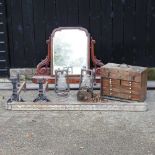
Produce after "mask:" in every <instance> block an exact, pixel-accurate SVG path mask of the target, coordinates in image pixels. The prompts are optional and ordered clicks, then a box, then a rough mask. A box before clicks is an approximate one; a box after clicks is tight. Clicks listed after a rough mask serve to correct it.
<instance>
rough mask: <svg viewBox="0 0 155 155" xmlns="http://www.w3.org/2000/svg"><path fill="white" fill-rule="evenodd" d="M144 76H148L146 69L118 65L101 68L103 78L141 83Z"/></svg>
mask: <svg viewBox="0 0 155 155" xmlns="http://www.w3.org/2000/svg"><path fill="white" fill-rule="evenodd" d="M142 74H147V68H146V67H140V66H131V65H127V64H116V63H108V64H106V65H104V66H102V67H101V76H102V77H104V78H112V79H121V80H128V81H135V82H141V81H142V78H143V76H142ZM145 77H146V76H145Z"/></svg>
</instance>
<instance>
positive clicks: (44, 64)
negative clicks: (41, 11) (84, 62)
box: [32, 27, 104, 83]
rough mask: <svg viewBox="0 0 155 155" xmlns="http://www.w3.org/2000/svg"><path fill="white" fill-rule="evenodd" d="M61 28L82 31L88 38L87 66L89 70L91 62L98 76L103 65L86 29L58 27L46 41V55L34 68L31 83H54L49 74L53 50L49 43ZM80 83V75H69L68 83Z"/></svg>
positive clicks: (53, 78) (53, 77) (52, 76)
mask: <svg viewBox="0 0 155 155" xmlns="http://www.w3.org/2000/svg"><path fill="white" fill-rule="evenodd" d="M62 28H65V29H67V28H72V29H73V28H78V29H82V30H84V31H85V32H87V33H86V34H87V35H88V36H89V42H88V55H89V56H88V65H89V68H90V61H92V64H93V68H94V69H95V74H96V75H99V76H100V67H101V66H103V65H104V64H103V63H102V61H101V60H99V59H97V58H96V56H95V53H94V46H95V40H94V39H93V38H92V37H90V34H89V33H88V31H87V29H85V28H83V27H59V28H56V29H54V30H53V32H52V34H51V35H50V37H49V39H48V40H47V41H46V43H47V45H48V54H47V56H46V58H45V59H43V60H42V61H41V62H40V63H39V64H38V65H37V67H36V72H35V75H34V76H33V77H32V82H34V83H37V79H38V78H44V79H46V81H48V83H55V76H54V75H53V74H51V56H52V54H53V50H52V47H51V44H52V43H51V41H52V37H51V36H53V34H54V32H55V31H57V30H59V29H62ZM79 82H80V75H70V78H69V83H79ZM96 82H97V83H99V82H100V79H99V80H98V79H96Z"/></svg>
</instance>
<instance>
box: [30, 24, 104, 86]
mask: <svg viewBox="0 0 155 155" xmlns="http://www.w3.org/2000/svg"><path fill="white" fill-rule="evenodd" d="M47 44H48V54H47V56H46V58H45V59H44V60H42V61H41V62H40V63H39V64H38V65H37V69H36V73H35V76H33V78H32V80H33V82H35V83H36V79H38V78H44V79H46V80H47V81H48V83H54V82H55V70H57V69H66V68H68V70H69V83H79V81H80V74H81V68H87V69H90V61H92V64H93V67H91V68H93V69H94V70H95V75H96V77H97V76H98V75H99V74H100V67H101V66H103V63H102V62H101V61H100V60H98V59H97V58H96V56H95V55H94V44H95V40H93V39H92V38H91V37H90V34H89V33H88V31H87V30H86V29H85V28H82V27H59V28H56V29H54V30H53V32H52V34H51V35H50V37H49V39H48V40H47ZM96 82H99V79H98V80H97V78H96Z"/></svg>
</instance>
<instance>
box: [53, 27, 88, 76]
mask: <svg viewBox="0 0 155 155" xmlns="http://www.w3.org/2000/svg"><path fill="white" fill-rule="evenodd" d="M52 42H53V46H52V48H53V58H52V59H53V61H52V62H53V64H52V68H53V74H54V71H55V70H56V69H58V68H60V69H63V68H66V67H69V74H73V75H79V74H80V73H81V68H82V67H84V66H85V67H86V68H88V67H89V52H88V50H89V49H88V47H89V35H88V33H87V32H86V31H85V30H83V29H78V28H67V29H65V28H64V29H63V28H61V29H58V30H56V31H55V32H54V34H53V40H52Z"/></svg>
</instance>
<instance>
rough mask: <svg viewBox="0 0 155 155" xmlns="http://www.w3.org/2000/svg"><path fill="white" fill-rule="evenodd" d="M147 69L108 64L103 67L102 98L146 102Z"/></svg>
mask: <svg viewBox="0 0 155 155" xmlns="http://www.w3.org/2000/svg"><path fill="white" fill-rule="evenodd" d="M146 92H147V68H145V67H139V66H129V65H126V64H121V65H120V64H115V63H108V64H106V65H104V66H103V67H101V96H102V97H103V96H108V97H114V98H119V99H127V100H133V101H144V100H145V98H146Z"/></svg>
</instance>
